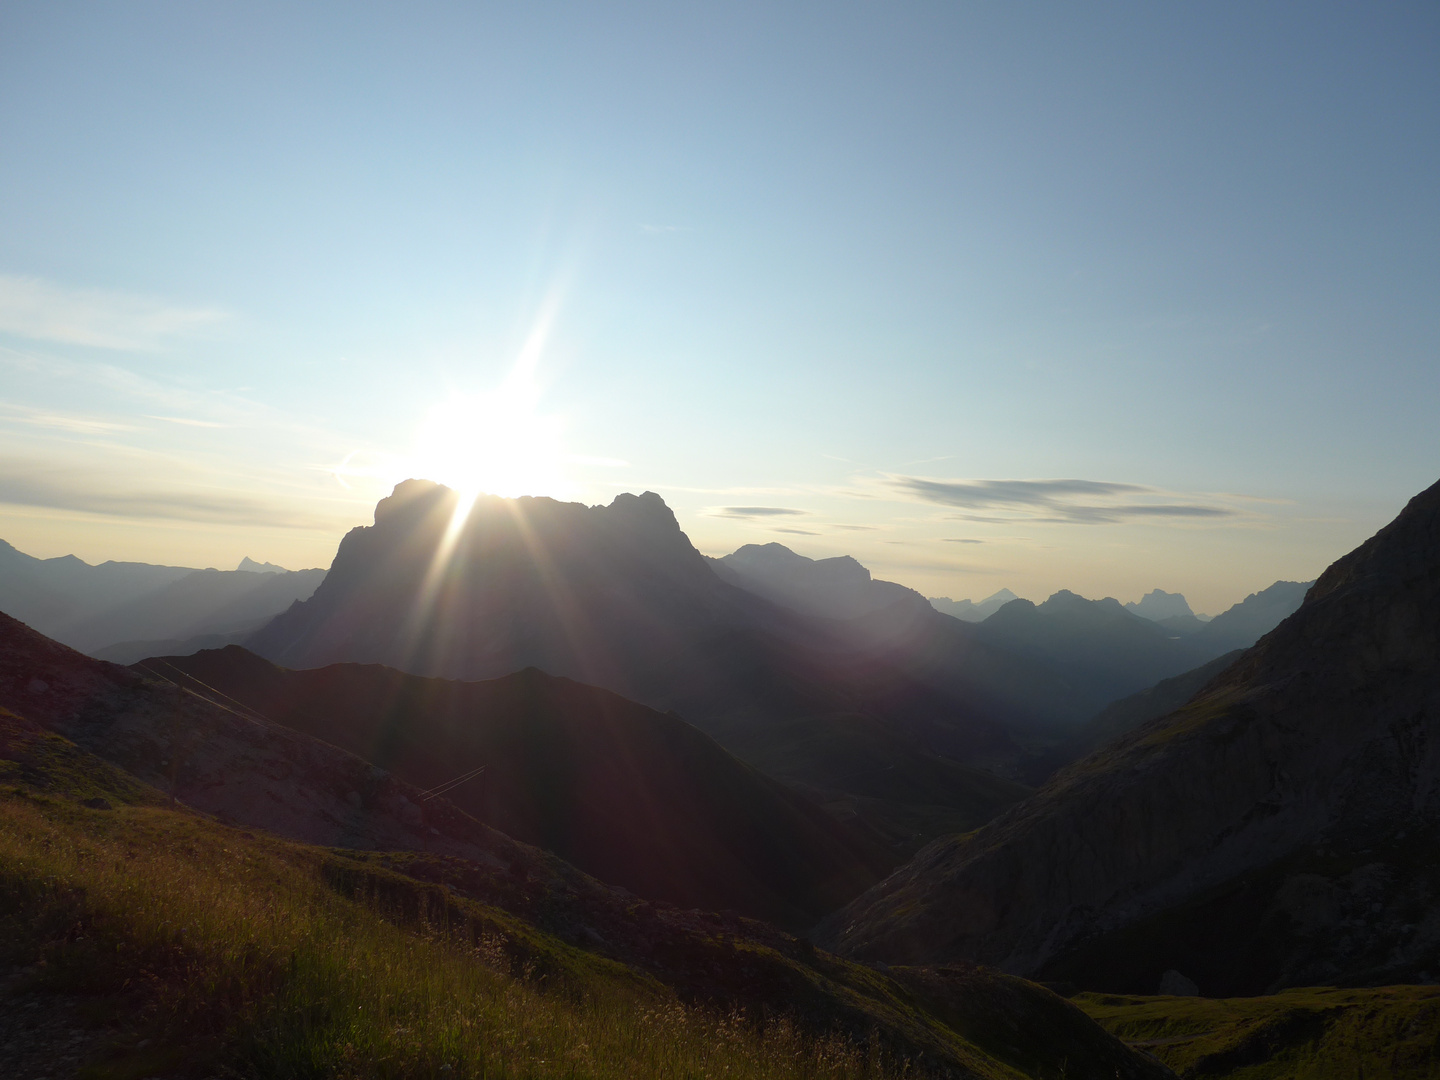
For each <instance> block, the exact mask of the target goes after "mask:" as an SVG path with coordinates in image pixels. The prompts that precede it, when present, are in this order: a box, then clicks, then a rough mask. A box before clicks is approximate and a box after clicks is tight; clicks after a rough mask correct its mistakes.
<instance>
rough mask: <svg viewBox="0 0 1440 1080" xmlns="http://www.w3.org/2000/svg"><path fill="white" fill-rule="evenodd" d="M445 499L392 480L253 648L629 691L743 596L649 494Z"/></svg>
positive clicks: (421, 485)
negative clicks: (468, 502) (576, 499)
mask: <svg viewBox="0 0 1440 1080" xmlns="http://www.w3.org/2000/svg"><path fill="white" fill-rule="evenodd" d="M459 499H460V496H459V495H458V494H457V493H456V492H454V491H452V490H451V489H449V488H447V487H445V486H443V485H441V484H436V483H434V482H432V481H428V480H406V481H403V482H402V483H400V484H397V485H396V487H395V490H394V492H393V493H392V494H391V495H389V496H387V497H386V498H384V499H381V500H380V502H379V503H378V504H377V505H376V507H375V524H374V525H371V526H361V527H357V528H355V529H352V530H351V531H350V532H349V533H348V534H347V535H346V536H345V537H344V539H343V540H341V542H340V547H339V550H338V551H337V553H336V556H335V561H334V563H333V565H332V566H331V569H330V572H329V574H328V575H327V576H326V578H325V581H324V582H323V583H322V584H321V586H320V587H319V588H318V589H317V590H316V592H315V595H314V596H313V597H311V598H310V599H309V600H307V601H306V602H304V603H302V604H297V605H296V606H295V607H294V608H292V609H291V610H289V611H287V612H285V613H284V614H283V615H281V616H280V617H278V618H277V619H276V620H275V621H274V622H273V623H271V624H270V625H269V626H268V627H266V628H265V629H264V630H263V631H262V632H261V633H260V634H259V635H258V636H257V637H256V638H255V639H254V641H253V642H252V645H253V647H254V648H255V649H256V651H258V652H260V653H262V654H263V655H266V656H267V657H269V658H270V659H273V660H275V661H277V662H280V663H284V664H287V665H290V666H302V667H303V666H315V665H319V664H324V663H330V662H334V661H339V660H356V661H364V662H376V663H388V664H391V665H394V666H396V667H399V668H401V669H402V670H407V671H412V672H415V673H417V674H427V675H446V676H450V677H461V678H487V677H493V676H498V675H503V674H508V673H509V672H511V671H515V670H518V669H520V668H522V667H527V666H536V667H539V668H542V669H543V670H546V671H549V672H551V673H553V674H563V675H569V676H572V677H575V678H580V679H582V680H584V681H587V682H591V683H595V684H599V685H605V686H610V687H611V688H614V689H621V690H633V689H634V687H633V684H632V682H631V681H629V679H628V675H629V674H631V673H633V672H634V671H635V670H636V669H637V668H645V669H648V668H651V667H653V666H655V665H658V664H660V663H661V662H662V660H661V657H662V656H663V655H664V654H665V653H667V652H672V653H673V651H674V650H675V649H676V648H683V647H685V646H687V645H690V644H692V642H689V641H686V640H685V638H686V636H687V635H693V634H694V633H696V632H700V631H702V629H704V630H706V631H707V632H718V631H719V630H720V629H721V628H722V627H725V626H730V625H733V624H734V623H735V622H736V621H737V620H738V619H740V617H741V616H740V613H739V612H738V610H737V609H738V607H740V606H743V602H744V596H743V594H738V591H737V590H734V589H732V588H730V587H729V586H727V585H725V583H723V582H721V581H720V580H719V579H718V578H717V577H716V576H715V574H714V573H712V572H711V570H710V567H709V566H708V565H707V563H706V560H705V558H704V556H702V555H701V554H700V553H699V552H698V551H696V550H695V548H694V546H693V545H692V544H691V543H690V540H689V538H688V537H686V536H685V534H684V533H683V532H682V531H681V530H680V526H679V523H678V522H677V521H676V519H675V515H674V514H673V513H672V512H671V510H670V508H669V507H668V506H666V504H665V501H664V500H663V499H662V498H661V497H660V496H659V495H657V494H655V493H654V492H645V493H644V494H641V495H633V494H622V495H618V496H616V498H615V499H614V500H613V501H612V502H611V503H610V504H609V505H608V506H584V505H582V504H580V503H567V502H559V501H557V500H555V499H550V498H537V497H524V498H519V499H505V498H500V497H498V496H491V495H482V496H480V497H479V498H477V499H476V500H475V502H474V504H473V505H472V506H470V507H468V508H465V507H461V506H460V505H459ZM457 523H458V525H457Z"/></svg>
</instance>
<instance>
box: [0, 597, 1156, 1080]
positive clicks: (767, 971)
mask: <svg viewBox="0 0 1440 1080" xmlns="http://www.w3.org/2000/svg"><path fill="white" fill-rule="evenodd" d="M61 730H63V731H65V732H66V733H68V734H69V735H70V736H72V737H73V738H74V740H76V741H72V740H71V738H67V737H66V736H65V735H62V734H60V733H59V732H60V731H61ZM77 742H79V743H80V745H77ZM86 746H88V747H91V748H93V749H94V750H97V751H100V755H101V756H103V757H104V758H105V759H106V760H105V761H101V760H98V759H97V755H96V754H94V753H92V752H91V751H89V750H86V749H85V747H86ZM116 763H123V764H125V765H126V766H127V767H128V768H129V769H132V770H134V771H135V772H138V773H139V774H140V775H141V776H143V777H144V778H146V779H148V780H150V781H152V782H154V783H158V784H160V785H161V786H162V787H163V788H164V789H168V790H169V791H172V792H174V793H175V794H177V795H179V796H180V797H181V800H182V801H180V802H178V803H174V802H171V800H170V799H169V798H167V796H166V794H165V792H164V791H163V790H156V788H154V787H151V786H148V785H147V784H145V783H144V782H142V781H141V780H139V779H137V778H136V777H135V776H133V775H127V774H126V773H124V772H121V771H120V770H119V769H117V768H115V767H114V765H115V764H116ZM187 802H189V803H190V804H191V805H195V806H202V807H206V808H209V809H212V810H215V811H218V812H221V813H225V814H228V815H230V816H232V817H233V818H234V819H235V820H237V821H239V822H243V823H245V824H247V825H250V826H252V827H257V828H258V827H262V826H263V827H270V828H274V829H276V830H278V831H280V832H282V833H284V834H287V835H289V836H292V837H297V838H306V837H308V838H314V839H318V840H320V841H321V842H322V843H328V842H334V841H336V840H338V841H340V842H341V843H344V844H346V845H350V850H334V849H324V848H316V847H310V846H308V845H305V844H301V843H293V842H290V841H285V840H281V839H278V838H276V837H274V836H266V835H264V834H263V833H262V834H259V835H257V834H256V833H252V832H249V831H242V830H241V829H238V828H234V827H227V826H225V825H223V824H221V823H218V822H216V821H214V820H213V819H211V818H208V817H206V816H204V815H202V814H197V813H195V812H194V811H193V810H192V809H190V807H189V806H187V805H186V803H187ZM377 846H378V847H383V848H389V850H370V851H364V850H355V848H356V847H359V848H366V847H370V848H374V847H377ZM0 962H3V963H5V964H6V965H7V967H8V965H9V964H17V965H27V966H26V967H25V968H24V969H23V970H18V971H15V972H14V973H12V975H11V976H10V977H9V978H7V979H6V980H4V981H3V982H0V993H4V994H6V995H7V1000H10V1001H14V1000H16V998H15V995H21V996H22V997H21V1000H20V1002H19V1004H21V1005H25V1006H30V1005H33V1006H34V1007H39V1006H40V1005H42V1004H43V1005H44V1006H45V1013H43V1014H41V1013H33V1014H32V1013H29V1012H27V1013H26V1015H27V1016H34V1017H37V1018H38V1017H41V1016H46V1017H48V1016H52V1015H58V1016H71V1015H74V1016H77V1018H78V1017H79V1016H80V1015H81V1014H82V1013H84V1014H88V1016H89V1017H90V1019H88V1020H84V1021H82V1022H83V1023H85V1024H87V1025H88V1024H90V1023H94V1021H95V1018H97V1017H98V1018H100V1019H102V1020H103V1021H104V1022H106V1023H108V1024H109V1025H111V1030H112V1034H111V1035H110V1036H108V1037H106V1036H104V1035H103V1034H102V1036H101V1037H100V1038H99V1039H97V1038H95V1037H94V1036H93V1035H86V1036H84V1037H77V1036H78V1035H79V1033H78V1032H76V1031H74V1030H71V1031H69V1032H66V1031H65V1030H64V1027H63V1026H61V1027H60V1029H59V1030H54V1029H53V1028H54V1025H50V1026H47V1025H46V1024H44V1023H35V1024H27V1025H23V1026H18V1030H17V1026H16V1025H4V1024H0V1027H3V1028H4V1029H5V1035H6V1037H7V1047H6V1050H7V1054H9V1055H10V1058H7V1061H9V1060H10V1059H11V1058H13V1059H15V1060H19V1061H22V1062H24V1063H25V1064H27V1065H30V1064H34V1065H43V1066H44V1067H45V1068H47V1069H51V1070H52V1071H53V1069H54V1067H55V1066H56V1065H57V1064H64V1060H63V1058H64V1055H66V1054H72V1053H75V1052H76V1051H77V1049H78V1050H79V1051H81V1052H84V1053H86V1054H89V1053H91V1052H94V1053H96V1054H98V1057H97V1058H96V1062H95V1063H96V1064H97V1065H102V1066H103V1067H104V1068H105V1069H106V1070H108V1073H107V1074H108V1075H126V1076H148V1075H174V1074H176V1073H177V1071H180V1072H183V1073H184V1074H186V1075H191V1074H193V1075H208V1074H209V1073H211V1072H214V1071H216V1069H217V1068H222V1069H229V1068H233V1069H235V1070H237V1071H238V1073H239V1075H257V1076H277V1075H311V1074H313V1073H314V1072H315V1070H317V1069H319V1070H321V1071H322V1072H325V1073H326V1074H329V1073H340V1072H343V1073H344V1075H347V1076H353V1077H357V1078H360V1077H375V1078H377V1080H379V1078H380V1077H387V1076H390V1077H393V1076H397V1075H406V1076H409V1075H432V1074H433V1075H445V1074H447V1072H450V1071H451V1070H453V1071H454V1074H457V1075H476V1074H480V1073H485V1072H487V1070H488V1072H489V1073H491V1074H493V1073H494V1071H495V1070H496V1069H505V1070H515V1071H517V1072H523V1073H524V1074H525V1075H537V1076H539V1075H555V1076H569V1075H577V1074H579V1075H587V1076H597V1077H599V1076H615V1077H620V1076H625V1077H629V1076H652V1075H653V1076H673V1075H679V1074H685V1075H692V1074H697V1070H700V1071H712V1072H716V1073H718V1074H724V1075H746V1076H749V1075H757V1076H761V1075H765V1076H768V1075H773V1076H777V1077H782V1076H783V1077H792V1078H793V1077H798V1076H807V1077H809V1076H833V1077H836V1078H839V1077H849V1076H854V1077H856V1078H857V1080H858V1077H861V1076H870V1077H879V1076H885V1075H891V1074H892V1072H891V1070H889V1069H887V1068H885V1067H883V1066H882V1065H880V1063H879V1060H878V1059H879V1058H880V1057H881V1056H888V1055H889V1054H895V1055H899V1056H900V1057H901V1058H903V1059H909V1060H912V1061H915V1062H916V1063H917V1064H918V1065H919V1066H920V1075H925V1074H926V1073H927V1072H928V1071H929V1069H930V1068H933V1069H934V1070H935V1071H936V1073H937V1074H938V1075H943V1076H952V1077H976V1078H984V1080H1011V1078H1013V1077H1014V1076H1016V1075H1029V1076H1036V1077H1039V1076H1044V1077H1047V1078H1048V1077H1051V1076H1055V1075H1059V1074H1062V1073H1063V1072H1064V1070H1065V1069H1066V1068H1068V1069H1069V1070H1070V1073H1071V1074H1076V1072H1077V1070H1079V1071H1083V1070H1087V1069H1088V1070H1090V1071H1091V1072H1093V1073H1094V1074H1095V1075H1099V1076H1106V1077H1110V1076H1120V1077H1123V1078H1125V1080H1145V1078H1155V1080H1159V1078H1161V1077H1163V1076H1165V1075H1166V1073H1165V1072H1164V1070H1163V1069H1160V1068H1157V1067H1156V1066H1154V1065H1153V1064H1152V1063H1149V1062H1147V1061H1146V1060H1144V1059H1143V1058H1142V1057H1140V1056H1139V1055H1137V1054H1135V1053H1133V1052H1132V1051H1130V1050H1128V1049H1127V1048H1126V1047H1125V1046H1124V1045H1123V1044H1122V1043H1120V1042H1119V1041H1118V1040H1117V1039H1115V1038H1114V1037H1112V1036H1109V1035H1107V1034H1106V1033H1105V1032H1104V1031H1102V1030H1101V1029H1099V1028H1098V1026H1096V1025H1094V1024H1093V1023H1091V1022H1089V1021H1088V1020H1087V1019H1086V1018H1085V1017H1084V1015H1083V1014H1082V1013H1080V1012H1079V1010H1078V1009H1076V1008H1075V1007H1074V1006H1072V1005H1070V1004H1069V1003H1067V1002H1065V1001H1063V1000H1061V999H1060V998H1058V997H1056V996H1055V995H1054V994H1051V993H1049V992H1048V991H1046V990H1043V989H1042V988H1040V987H1038V986H1035V985H1033V984H1029V983H1025V982H1023V981H1021V980H1018V979H1008V978H1006V977H1004V976H1000V975H997V974H996V973H994V972H988V971H984V970H977V969H973V968H964V969H956V970H953V971H934V972H923V971H921V972H911V971H896V972H894V973H892V974H891V975H886V974H883V973H881V972H879V971H876V970H873V969H870V968H866V967H863V966H861V965H856V964H853V963H849V962H846V961H844V960H841V959H839V958H836V957H833V956H830V955H828V954H825V953H822V952H820V951H818V950H816V949H814V948H812V947H811V946H809V945H808V943H806V942H803V941H800V940H797V939H796V938H794V937H791V936H790V935H788V934H785V933H783V932H781V931H779V930H776V929H775V928H773V927H771V926H768V925H766V924H764V923H759V922H755V921H753V920H749V919H744V918H741V917H739V916H735V915H733V914H730V915H719V916H716V915H707V914H704V913H701V912H686V911H680V910H677V909H676V908H674V907H672V906H669V905H665V904H650V903H647V902H644V901H639V900H637V899H636V898H635V897H634V896H632V895H630V894H627V893H625V892H623V891H620V890H616V889H612V888H610V887H608V886H605V885H603V884H601V883H600V882H598V881H596V880H595V879H593V878H591V877H589V876H588V875H586V874H583V873H581V872H580V871H578V870H576V869H575V868H573V867H571V866H569V865H568V864H566V863H564V862H562V861H561V860H559V859H557V858H555V857H553V856H550V855H546V854H545V853H542V852H540V851H538V850H536V849H535V848H532V847H529V846H527V845H524V844H520V843H517V842H515V841H513V840H511V839H510V838H509V837H506V836H504V835H503V834H501V833H498V832H496V831H494V830H493V829H489V828H487V827H486V826H484V825H482V824H480V823H479V822H476V821H474V820H473V819H471V818H469V817H467V816H466V815H464V814H463V813H461V812H460V811H458V810H457V809H455V808H454V807H453V806H451V805H449V804H448V803H447V802H446V801H445V800H443V799H436V800H434V801H431V802H424V801H423V800H421V798H420V793H419V792H417V791H416V790H415V789H414V788H413V787H410V786H409V785H406V784H405V783H404V782H403V781H400V780H398V779H396V778H394V777H392V776H390V775H388V774H386V773H385V772H383V771H382V770H379V769H376V768H374V767H373V766H370V765H368V764H366V763H365V762H362V761H360V760H358V759H356V758H354V757H353V756H351V755H350V754H347V753H345V752H344V751H342V750H339V749H337V748H335V747H333V746H329V745H326V744H324V743H321V742H318V741H317V740H314V739H312V738H309V737H308V736H305V735H303V734H300V733H298V732H295V731H291V730H288V729H285V728H282V727H280V726H278V725H272V724H265V723H257V722H255V721H253V720H247V719H245V718H244V717H243V716H241V715H239V711H238V710H233V711H227V710H225V709H221V708H218V707H217V706H215V705H214V704H212V703H210V702H207V701H204V700H202V699H199V698H197V697H195V696H193V695H190V694H187V693H185V692H183V691H180V690H178V689H176V688H174V687H171V686H166V685H163V684H159V683H157V682H155V681H153V680H149V679H146V678H144V677H142V676H141V675H140V674H139V673H137V672H134V671H129V670H126V669H123V668H118V667H115V666H114V665H110V664H105V663H102V662H98V661H94V660H90V659H89V658H87V657H84V656H82V655H80V654H78V653H75V652H73V651H72V650H70V649H67V648H65V647H64V646H61V645H58V644H57V643H55V642H52V641H49V640H47V639H45V638H44V637H42V636H41V635H39V634H36V633H34V632H33V631H31V630H30V629H29V628H27V627H25V626H23V625H22V624H19V623H17V622H15V621H14V620H12V619H9V618H8V617H4V616H0ZM622 965H623V966H622ZM532 980H533V982H532ZM557 990H560V991H561V992H559V993H557V992H555V991H557ZM80 996H83V998H81V997H80ZM677 999H678V1000H677ZM681 1003H690V1004H695V1005H700V1006H703V1007H704V1008H703V1009H701V1010H694V1011H691V1010H688V1009H685V1008H682V1007H681ZM81 1006H83V1009H82V1008H81ZM710 1009H714V1010H716V1012H714V1013H712V1012H710V1011H709V1010H710ZM737 1012H739V1013H744V1014H747V1015H750V1016H753V1017H754V1018H756V1019H757V1020H760V1019H762V1018H763V1019H764V1021H765V1023H764V1024H763V1025H755V1026H754V1027H750V1026H748V1025H747V1026H744V1027H743V1028H742V1026H741V1025H740V1024H739V1023H738V1022H737V1021H736V1020H732V1019H724V1018H726V1017H729V1016H732V1015H734V1014H736V1013H737ZM107 1042H108V1043H110V1044H111V1045H110V1046H109V1047H108V1048H107V1047H106V1046H105V1044H106V1043H107ZM872 1050H873V1051H874V1053H872V1052H871V1051H872ZM702 1065H703V1068H701V1066H702ZM202 1069H203V1070H205V1071H201V1070H202ZM577 1070H578V1073H577ZM904 1074H905V1075H916V1071H915V1070H914V1069H910V1070H908V1071H905V1073H904Z"/></svg>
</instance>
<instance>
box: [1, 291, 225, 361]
mask: <svg viewBox="0 0 1440 1080" xmlns="http://www.w3.org/2000/svg"><path fill="white" fill-rule="evenodd" d="M229 318H230V316H229V314H228V313H227V312H225V311H222V310H220V309H218V308H195V307H182V306H179V305H176V304H171V303H168V302H166V301H163V300H158V299H155V298H153V297H148V296H139V295H136V294H134V293H127V292H119V291H115V290H110V289H69V288H65V287H64V286H61V285H56V284H54V283H52V282H48V281H44V280H42V279H40V278H36V277H23V276H18V275H14V274H0V333H7V334H15V335H18V336H20V337H24V338H30V339H33V340H37V341H58V342H64V343H66V344H69V345H89V346H91V347H94V348H99V349H120V350H130V351H137V350H145V349H155V348H160V347H162V346H164V345H165V344H167V343H168V342H170V341H173V340H175V339H177V338H182V337H189V336H192V335H195V334H198V333H202V332H204V331H207V330H210V329H212V328H214V327H215V326H217V325H219V324H220V323H223V322H225V321H226V320H227V319H229Z"/></svg>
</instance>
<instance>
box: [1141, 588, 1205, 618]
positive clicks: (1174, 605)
mask: <svg viewBox="0 0 1440 1080" xmlns="http://www.w3.org/2000/svg"><path fill="white" fill-rule="evenodd" d="M1125 610H1126V611H1128V612H1130V613H1131V614H1132V615H1139V616H1140V617H1141V618H1142V619H1149V620H1151V621H1152V622H1159V621H1160V620H1161V619H1173V618H1176V617H1179V616H1185V615H1190V616H1194V614H1195V612H1193V611H1191V610H1190V604H1189V602H1188V601H1187V600H1186V599H1185V597H1184V595H1183V594H1182V593H1172V592H1166V591H1165V590H1164V589H1151V590H1150V591H1149V592H1148V593H1146V594H1145V595H1144V596H1143V597H1141V598H1140V602H1139V603H1135V602H1134V601H1131V602H1130V603H1128V604H1126V605H1125Z"/></svg>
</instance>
